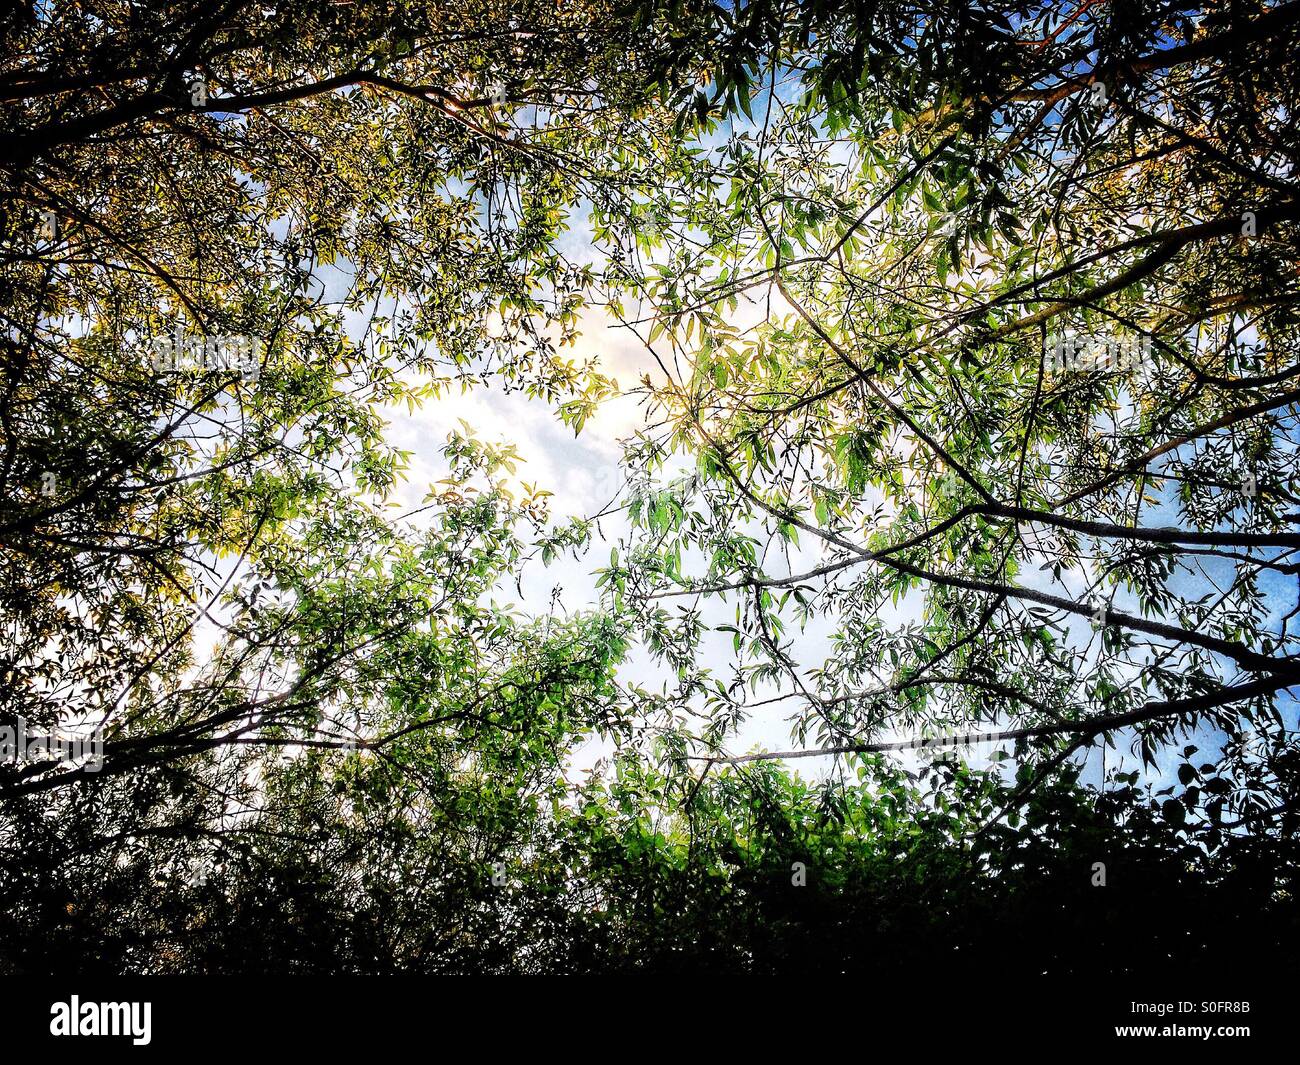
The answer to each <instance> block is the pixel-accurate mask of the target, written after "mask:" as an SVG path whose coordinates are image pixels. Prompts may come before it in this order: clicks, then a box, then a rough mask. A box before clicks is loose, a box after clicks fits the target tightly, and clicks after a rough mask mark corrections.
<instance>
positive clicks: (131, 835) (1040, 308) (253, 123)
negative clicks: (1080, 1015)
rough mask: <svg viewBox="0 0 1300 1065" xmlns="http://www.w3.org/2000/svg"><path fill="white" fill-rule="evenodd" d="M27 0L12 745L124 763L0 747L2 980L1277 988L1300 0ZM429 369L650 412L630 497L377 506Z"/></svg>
mask: <svg viewBox="0 0 1300 1065" xmlns="http://www.w3.org/2000/svg"><path fill="white" fill-rule="evenodd" d="M2 35H3V53H2V55H3V58H2V59H0V316H2V317H3V329H2V330H0V446H2V447H3V457H2V458H0V632H3V637H2V642H0V729H3V728H8V729H9V730H10V731H11V732H13V731H15V730H17V729H19V728H20V727H21V728H24V729H26V730H27V731H28V732H30V733H33V734H36V733H52V732H59V733H63V734H82V735H85V734H89V733H90V732H91V731H92V730H94V729H100V730H102V735H103V737H104V743H103V748H102V752H101V753H102V759H100V760H96V761H92V762H87V761H85V760H84V759H83V760H81V761H68V760H58V759H55V758H51V757H40V756H37V757H35V758H27V757H17V758H11V759H6V760H3V761H0V902H2V903H3V907H4V911H5V913H6V916H7V918H8V920H7V921H6V928H5V932H4V934H3V936H0V969H3V970H6V971H11V972H73V971H95V972H122V971H132V972H135V971H139V972H192V971H210V972H236V973H239V972H250V971H271V972H346V971H363V972H370V971H403V970H407V971H421V972H471V971H493V972H511V971H525V972H551V971H562V972H567V971H580V972H590V971H653V972H661V971H698V970H713V971H723V972H788V971H808V970H824V971H850V970H852V971H874V970H881V969H884V968H888V969H889V970H890V971H891V972H892V971H898V972H904V973H917V974H921V973H930V972H932V971H933V970H934V968H935V966H938V965H946V966H952V967H955V968H964V967H970V968H971V969H972V971H973V970H974V969H980V968H983V969H987V968H990V967H994V966H999V965H1001V966H1005V967H1006V968H1007V969H1009V970H1014V971H1021V972H1044V971H1046V972H1056V973H1147V972H1151V971H1152V970H1153V969H1156V968H1160V967H1166V968H1170V969H1173V970H1177V971H1182V972H1185V971H1187V968H1188V967H1189V966H1194V965H1200V964H1205V965H1217V966H1222V965H1226V964H1231V963H1232V962H1234V961H1239V960H1246V959H1250V960H1252V961H1254V962H1259V961H1261V960H1267V961H1273V962H1276V963H1278V964H1280V965H1287V966H1290V967H1292V968H1294V966H1295V965H1296V961H1297V958H1300V949H1298V948H1300V936H1298V935H1297V933H1298V932H1300V928H1297V916H1296V913H1297V911H1296V907H1295V898H1296V893H1297V887H1298V885H1297V873H1298V871H1300V855H1298V854H1297V849H1296V841H1297V830H1298V829H1300V815H1298V813H1297V810H1298V804H1297V798H1298V796H1300V743H1298V742H1297V722H1296V703H1295V700H1294V697H1293V695H1292V694H1291V693H1292V692H1293V691H1294V688H1295V686H1296V685H1297V683H1300V656H1298V655H1297V653H1296V649H1297V638H1296V635H1295V633H1294V632H1293V631H1292V628H1291V626H1292V623H1293V621H1294V617H1295V614H1296V613H1297V611H1300V602H1298V601H1297V598H1296V597H1297V588H1298V582H1297V574H1298V573H1300V568H1298V565H1300V564H1298V563H1297V562H1296V561H1295V553H1296V551H1297V549H1298V548H1300V529H1298V528H1297V524H1298V523H1300V495H1298V494H1297V493H1298V492H1300V484H1298V483H1297V473H1298V463H1297V444H1298V443H1300V439H1298V437H1297V431H1296V414H1297V410H1298V408H1297V402H1298V401H1300V390H1297V387H1296V382H1297V380H1298V379H1300V346H1298V345H1300V333H1298V332H1297V325H1298V323H1297V305H1298V303H1300V301H1298V300H1297V296H1300V288H1298V279H1297V268H1296V264H1297V262H1300V199H1298V198H1297V191H1298V190H1300V186H1298V185H1297V183H1296V176H1295V174H1296V161H1297V154H1298V153H1300V133H1298V132H1297V128H1296V124H1295V120H1294V116H1295V114H1296V113H1297V111H1300V100H1298V99H1297V94H1300V70H1297V65H1298V64H1300V50H1298V49H1297V44H1300V4H1267V3H1257V2H1256V3H1244V2H1243V3H1237V2H1233V3H1222V4H1212V5H1206V9H1205V10H1197V9H1194V8H1190V7H1187V6H1184V5H1177V4H1173V3H1164V2H1154V0H1143V2H1137V3H1126V4H1118V3H1113V4H1112V3H1098V2H1096V0H1080V2H1078V3H1071V4H1065V5H1060V4H1055V3H1045V4H1039V3H1030V2H1028V0H1024V2H1018V3H1004V4H969V5H959V4H952V3H948V2H939V0H912V2H906V3H904V2H898V0H875V2H867V0H863V2H854V3H847V4H844V3H829V2H821V0H816V2H805V0H763V2H756V3H736V4H725V5H717V6H715V5H712V4H708V3H694V2H686V3H674V4H661V3H658V2H644V3H639V4H632V5H628V4H621V3H610V2H605V0H559V2H525V3H522V4H521V3H510V4H506V3H498V2H496V0H470V2H468V3H466V4H457V5H455V6H454V9H453V7H452V6H451V5H443V4H437V3H431V2H429V0H409V2H408V0H397V2H381V3H377V4H339V3H336V2H329V0H301V2H291V3H287V4H275V5H250V4H247V3H241V2H240V0H232V2H229V3H224V4H219V5H215V6H214V5H190V4H185V3H150V4H148V5H142V4H136V3H129V2H108V3H62V2H53V3H42V4H34V5H30V6H29V7H27V8H25V9H22V10H20V11H18V12H17V13H16V14H15V15H14V16H13V17H11V18H10V19H9V20H8V21H7V22H6V23H5V24H4V25H3V30H2ZM583 220H585V222H586V224H589V226H590V231H591V233H592V245H593V246H592V248H591V249H586V250H587V251H594V253H595V254H585V253H584V254H581V255H578V256H575V255H574V254H573V252H572V248H573V241H572V239H571V230H572V229H573V227H575V226H576V225H578V224H579V222H582V221H583ZM597 313H605V314H607V315H609V316H610V317H611V318H613V319H614V320H615V321H617V322H618V323H619V324H621V325H622V326H623V327H624V328H625V329H626V330H628V331H629V333H630V335H632V336H634V337H636V338H638V340H639V342H640V343H641V344H642V345H643V347H644V352H645V355H644V361H643V372H642V374H641V377H640V380H639V381H638V382H634V383H629V382H623V387H622V388H621V389H620V387H619V385H618V384H616V383H615V382H614V381H613V380H612V379H611V377H610V376H609V374H608V372H607V368H605V367H602V366H601V364H600V363H599V361H598V360H597V359H595V358H591V359H583V358H579V357H578V356H576V355H573V354H572V353H571V350H570V349H572V348H574V344H575V340H576V339H577V336H578V332H579V327H580V325H581V324H582V322H583V321H584V320H586V319H585V318H584V315H595V314H597ZM1081 352H1082V353H1083V354H1082V356H1081V355H1080V353H1081ZM463 389H487V390H493V389H497V390H502V391H510V392H515V391H522V392H523V393H525V394H526V395H527V396H529V397H531V398H532V399H533V400H534V401H536V402H538V403H542V404H547V405H549V406H550V407H551V408H552V409H553V411H554V414H555V416H556V417H557V418H559V419H561V420H562V421H564V422H565V423H566V424H568V425H569V426H571V427H572V428H573V429H574V430H575V431H577V432H581V431H582V429H583V427H584V425H585V424H586V423H587V421H588V420H589V419H590V418H591V416H592V415H593V413H594V412H595V411H596V410H597V408H598V405H599V404H601V403H602V402H603V401H605V400H607V399H609V398H610V397H612V396H615V395H619V394H622V395H627V394H629V393H633V394H636V395H639V396H640V397H641V400H642V402H643V404H644V411H645V417H644V426H643V428H642V429H641V430H640V431H639V432H638V433H637V434H636V436H635V438H634V439H632V440H630V441H629V442H628V446H627V452H626V456H625V470H626V475H627V476H626V484H625V487H624V489H623V490H622V491H621V493H620V495H619V497H618V498H617V499H616V500H615V501H614V502H613V503H612V504H611V506H610V507H608V508H606V510H605V512H604V513H603V514H602V515H599V516H598V515H591V516H588V517H587V518H584V519H579V520H573V521H566V522H556V521H553V520H552V517H551V515H550V513H549V510H548V505H547V493H546V492H545V490H544V489H545V486H531V485H530V486H525V488H524V490H523V491H522V492H521V491H520V490H519V486H518V478H517V477H516V476H515V475H516V472H517V470H516V464H517V463H518V461H519V460H520V459H521V458H526V457H527V456H520V455H519V454H518V453H517V452H516V451H515V449H514V448H513V446H512V445H511V444H510V443H509V442H492V441H485V440H482V439H479V438H477V437H476V436H475V435H474V434H473V432H472V431H471V430H470V429H469V427H464V428H462V429H461V430H458V431H455V432H453V433H451V434H450V435H449V436H448V438H447V439H446V441H445V443H440V444H439V447H440V448H441V450H440V452H439V453H438V454H436V455H434V454H433V453H432V450H431V453H430V455H429V456H422V457H423V458H426V459H428V460H429V461H431V462H433V463H435V464H436V465H438V466H439V467H440V468H441V469H443V470H444V471H445V473H446V476H445V478H443V479H442V480H440V481H438V482H437V483H434V484H432V485H430V486H429V491H428V494H427V496H426V497H425V498H424V500H423V503H422V504H421V505H420V506H419V507H416V508H412V509H409V510H405V511H403V510H401V509H400V508H399V507H398V506H397V505H396V503H395V502H394V500H395V496H396V493H397V491H398V489H399V488H400V487H401V486H402V485H403V484H404V482H405V480H406V478H407V473H408V469H409V462H410V459H411V457H412V456H411V455H410V454H409V453H407V452H403V451H401V450H399V449H397V448H395V447H394V446H393V445H392V443H391V441H390V440H389V439H388V437H387V436H386V433H385V429H386V424H385V417H386V415H385V410H386V409H387V408H392V407H394V406H398V405H400V406H404V407H406V408H407V409H409V410H412V411H414V410H417V409H419V408H420V407H421V406H422V405H423V406H425V407H426V409H434V408H435V407H436V405H437V404H438V403H440V402H443V401H444V400H445V399H446V397H448V396H453V395H455V394H457V393H459V392H461V391H462V390H463ZM608 540H614V541H615V542H616V543H615V544H614V550H613V551H612V553H611V555H610V559H609V564H608V566H607V567H605V568H603V569H602V570H601V572H600V573H599V576H598V586H599V588H600V595H599V597H598V600H597V601H595V602H593V603H592V604H591V605H590V609H588V610H586V611H583V612H580V613H568V614H559V613H557V614H555V615H554V616H549V615H543V616H536V617H534V616H529V615H527V614H525V613H524V612H523V611H521V610H520V609H519V608H517V607H512V606H509V605H506V604H508V602H509V601H510V599H511V591H512V588H513V587H515V586H517V585H518V582H519V580H520V575H521V573H523V572H524V570H525V569H526V568H527V567H539V566H543V565H545V564H546V563H547V562H549V561H552V560H554V559H556V558H558V557H560V556H565V555H571V556H573V557H575V558H577V559H579V560H582V561H584V562H586V564H587V565H588V566H589V567H594V566H596V565H597V563H596V562H595V561H592V560H591V559H592V558H593V556H591V555H589V554H588V553H587V549H588V548H589V547H590V546H591V545H592V544H594V543H599V544H600V547H601V550H602V553H603V552H604V551H605V550H608V548H609V547H610V546H611V545H610V543H609V542H607V541H608ZM638 655H639V656H642V657H643V658H645V659H646V660H648V661H649V662H650V663H651V664H652V666H653V667H654V668H655V669H657V670H659V671H660V672H661V673H662V675H663V676H664V677H666V678H667V680H666V681H665V683H664V684H663V685H662V686H660V687H656V686H655V685H654V684H651V683H649V682H647V681H646V680H645V675H644V670H642V672H640V673H638V672H637V671H636V670H633V669H631V668H629V666H628V663H629V662H631V661H632V659H633V658H634V656H638ZM773 714H776V715H783V716H784V717H785V718H786V719H788V720H789V722H790V726H791V729H790V731H791V743H792V747H793V751H792V752H787V755H793V757H786V758H785V760H784V764H781V761H780V760H779V759H778V758H777V756H776V755H775V754H774V753H772V752H750V753H744V752H741V751H738V750H736V749H735V740H736V736H737V730H738V729H739V728H740V727H741V726H743V725H744V724H745V723H746V722H748V721H752V720H754V719H755V718H756V717H758V716H760V715H762V716H765V717H771V715H773ZM992 732H996V733H997V734H998V736H999V741H997V742H994V743H992V744H985V746H986V747H991V748H997V749H998V754H997V755H996V756H995V758H994V764H993V766H992V767H990V768H985V769H977V768H975V767H973V766H972V765H969V764H967V762H966V761H965V760H963V757H962V754H963V750H962V747H963V744H962V742H961V737H963V736H967V735H969V734H971V733H992ZM592 737H598V738H600V739H602V740H604V741H606V742H607V743H609V744H611V745H612V747H613V749H614V752H615V753H614V755H613V757H612V758H610V759H609V760H608V762H607V763H606V764H604V765H603V767H602V768H601V769H600V770H599V771H597V772H594V773H588V774H585V775H582V774H578V773H576V772H575V771H574V768H573V766H574V762H573V758H574V752H575V751H576V750H577V749H578V748H579V746H580V745H582V744H583V743H585V742H587V741H588V740H589V739H591V738H592ZM921 741H925V743H926V745H927V746H926V748H923V753H924V754H926V755H929V754H931V753H933V752H932V751H930V750H929V747H930V746H933V747H935V748H937V749H939V750H940V751H950V750H951V751H953V752H955V755H956V756H955V757H953V758H951V759H947V760H940V761H938V762H934V761H932V760H931V759H930V758H929V757H921V758H919V759H918V758H917V757H915V753H914V751H913V750H912V748H913V747H914V746H915V745H916V744H918V743H920V742H921ZM1117 749H1122V750H1124V751H1132V752H1133V753H1134V754H1135V755H1136V756H1137V759H1138V762H1139V763H1140V764H1141V765H1142V767H1143V768H1144V769H1146V770H1149V772H1146V773H1142V772H1140V771H1138V770H1133V769H1131V768H1130V769H1129V770H1128V771H1117V770H1116V769H1115V766H1114V758H1115V755H1112V756H1111V757H1112V762H1111V765H1110V771H1109V772H1107V770H1106V769H1105V768H1103V769H1102V771H1101V772H1100V773H1097V772H1096V771H1095V766H1096V765H1097V764H1098V763H1100V764H1101V765H1102V766H1103V767H1104V766H1105V765H1106V762H1105V757H1106V754H1105V752H1106V751H1108V750H1109V751H1112V752H1114V751H1116V750H1117ZM813 752H823V753H824V755H825V757H826V758H827V759H828V760H830V764H831V766H832V768H831V769H830V771H829V772H828V774H827V775H826V776H825V778H824V779H822V780H820V781H817V782H814V783H809V782H808V780H807V779H805V778H804V777H801V776H800V775H798V774H797V773H795V771H794V768H795V767H796V766H797V765H798V764H799V763H798V762H796V761H795V760H794V759H795V758H799V757H803V756H805V755H807V754H810V753H813ZM985 753H987V751H986V752H985ZM1090 753H1091V758H1089V755H1090ZM1085 764H1086V765H1090V766H1093V767H1094V770H1093V771H1092V772H1091V774H1084V773H1083V767H1084V766H1085ZM580 778H581V779H580Z"/></svg>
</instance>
